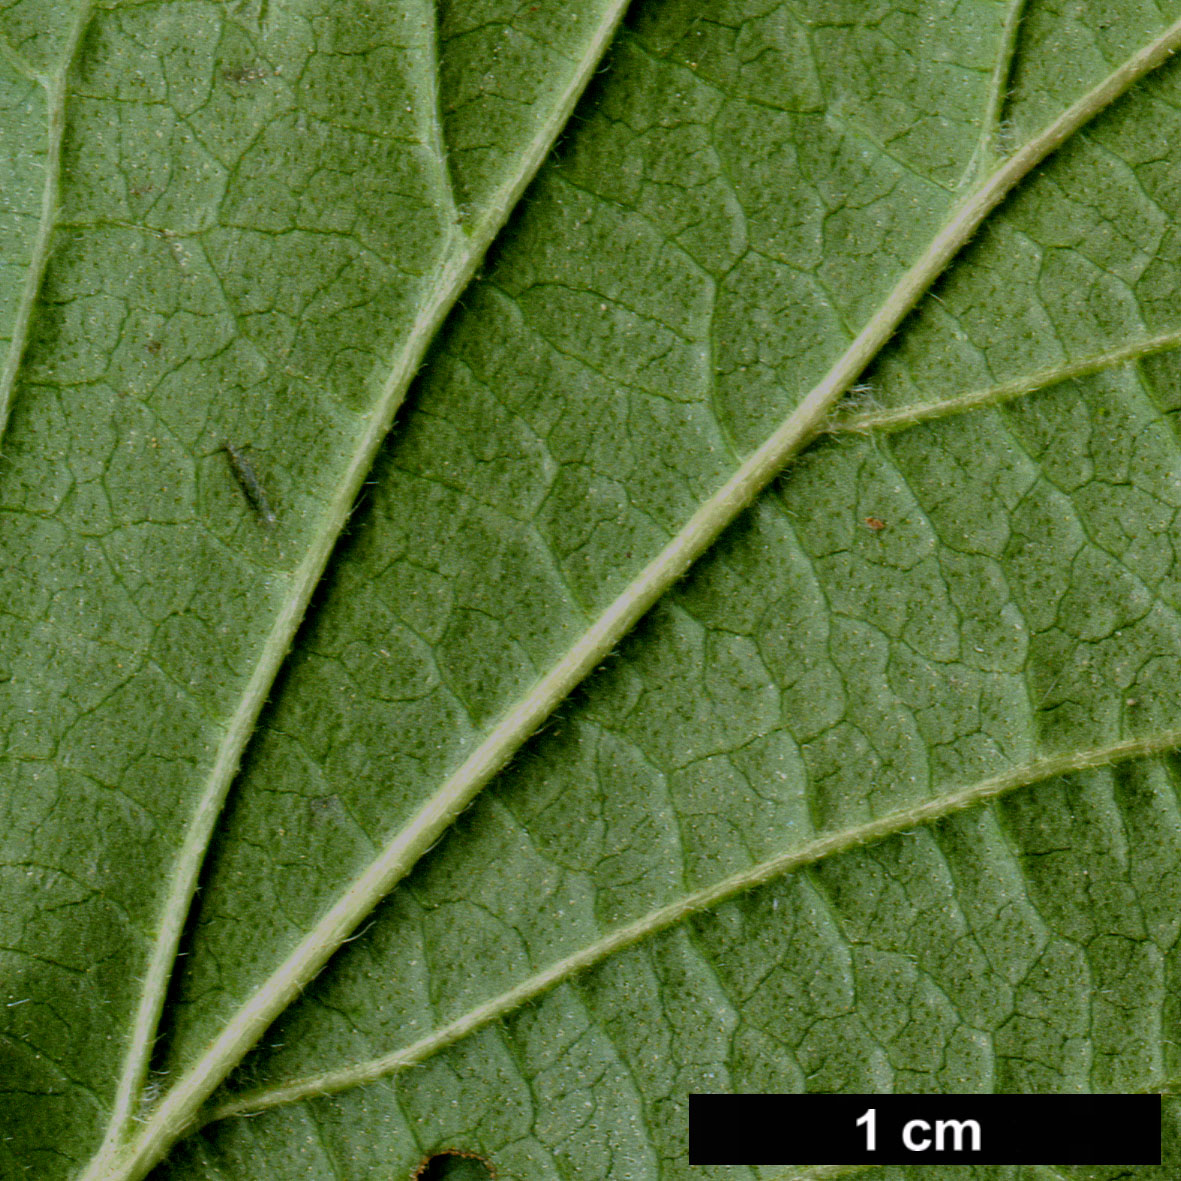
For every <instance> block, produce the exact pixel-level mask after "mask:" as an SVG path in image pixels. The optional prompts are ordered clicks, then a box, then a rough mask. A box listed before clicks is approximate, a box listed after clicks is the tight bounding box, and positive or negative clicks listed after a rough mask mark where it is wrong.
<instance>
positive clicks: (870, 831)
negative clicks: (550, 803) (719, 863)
mask: <svg viewBox="0 0 1181 1181" xmlns="http://www.w3.org/2000/svg"><path fill="white" fill-rule="evenodd" d="M1178 746H1181V729H1176V730H1166V731H1162V732H1161V733H1159V734H1154V735H1151V736H1149V737H1146V738H1131V739H1127V740H1125V741H1123V742H1116V743H1112V744H1110V745H1108V746H1102V747H1094V748H1092V749H1090V750H1085V751H1076V752H1074V753H1071V754H1063V755H1052V756H1049V757H1046V758H1041V759H1035V760H1033V761H1031V762H1029V763H1025V764H1023V765H1021V766H1019V767H1013V768H1010V769H1009V770H1008V771H1004V772H1002V773H1001V774H999V775H994V776H991V777H990V778H988V779H982V780H980V781H979V782H977V783H973V784H969V785H967V786H965V787H961V788H957V789H956V790H954V791H951V792H948V793H947V794H945V795H942V796H940V797H939V798H938V799H933V800H928V801H926V802H924V803H922V804H916V805H914V806H912V807H909V808H901V809H898V810H897V811H894V812H888V813H886V814H885V815H883V816H880V817H878V818H877V819H875V820H870V821H868V822H867V823H865V824H860V825H856V826H854V827H852V828H847V829H842V830H841V831H840V832H833V833H828V834H826V835H824V836H821V837H817V838H816V839H815V840H811V841H808V842H807V843H805V844H803V845H799V846H797V847H796V848H794V849H789V850H786V851H785V852H783V853H780V854H779V855H777V856H775V857H771V858H768V859H767V860H766V861H761V862H759V863H758V864H757V865H752V866H750V867H749V868H748V869H744V870H742V871H741V872H739V873H736V874H731V875H730V876H729V877H726V878H723V879H722V880H721V881H718V882H715V883H714V884H713V885H712V886H707V887H706V888H704V889H702V890H697V891H695V892H693V893H692V894H687V895H685V896H684V897H683V898H680V899H678V900H677V901H676V902H672V903H669V904H668V905H667V906H662V907H660V908H658V909H657V910H653V911H650V912H649V913H648V914H646V915H644V916H643V918H640V919H637V920H636V921H635V922H634V923H629V924H628V925H627V926H624V927H619V928H617V929H616V930H614V931H612V932H610V933H609V934H607V935H604V936H603V937H602V938H601V939H598V940H596V941H595V942H594V943H591V944H588V945H587V946H586V947H584V948H582V949H580V950H579V951H577V952H575V953H574V954H572V955H569V956H567V957H566V958H565V959H562V960H559V961H558V962H557V963H555V964H552V965H550V967H548V968H546V969H544V970H543V971H541V972H538V973H536V974H535V975H533V976H530V977H529V978H528V979H527V980H523V981H522V982H521V983H520V984H518V985H517V986H516V987H514V988H512V989H509V990H508V991H506V992H504V993H501V994H500V995H499V996H497V997H493V998H492V999H491V1000H488V1001H485V1002H484V1003H483V1004H482V1005H479V1006H477V1007H476V1008H474V1009H472V1010H470V1011H469V1012H467V1013H465V1014H464V1015H463V1016H462V1017H459V1018H457V1019H456V1020H454V1021H452V1022H450V1023H449V1024H448V1025H446V1026H444V1027H443V1028H442V1029H438V1030H436V1031H435V1032H434V1033H431V1034H429V1035H428V1036H426V1037H424V1038H421V1039H420V1040H419V1041H417V1042H414V1043H413V1044H412V1045H409V1046H406V1047H404V1048H403V1049H400V1050H395V1051H393V1052H392V1053H389V1054H384V1055H382V1056H381V1057H379V1058H373V1059H370V1060H368V1061H366V1062H360V1063H354V1064H352V1065H350V1066H345V1067H341V1068H340V1069H338V1070H331V1071H325V1072H323V1073H321V1074H316V1075H310V1076H307V1077H305V1078H298V1079H293V1080H292V1081H290V1082H287V1083H283V1084H281V1085H278V1086H270V1087H265V1088H261V1089H259V1090H256V1091H251V1092H248V1093H246V1094H243V1095H239V1096H238V1097H236V1098H234V1099H231V1100H228V1101H226V1102H225V1103H222V1104H219V1105H218V1106H216V1107H214V1108H212V1109H211V1110H210V1111H209V1112H208V1114H207V1116H206V1121H205V1122H207V1123H212V1122H214V1121H216V1120H220V1119H226V1118H228V1117H230V1116H240V1115H252V1114H255V1113H257V1112H260V1111H265V1110H267V1109H268V1108H272V1107H279V1106H282V1105H284V1104H287V1103H296V1102H298V1101H300V1100H302V1099H311V1098H315V1097H317V1096H321V1095H331V1094H335V1093H337V1092H340V1091H345V1090H349V1089H351V1088H353V1087H357V1086H363V1085H364V1084H366V1083H372V1082H376V1081H377V1080H378V1079H380V1078H384V1077H385V1076H386V1075H390V1074H394V1073H396V1072H398V1071H401V1070H404V1069H406V1068H407V1067H409V1066H414V1065H417V1064H418V1063H420V1062H423V1061H425V1060H426V1059H427V1058H430V1057H432V1056H433V1055H435V1054H437V1053H439V1051H441V1050H443V1049H445V1048H446V1047H448V1046H450V1045H453V1044H454V1043H455V1042H457V1041H459V1040H461V1039H462V1038H465V1037H467V1036H469V1035H470V1034H472V1033H475V1032H476V1031H477V1030H478V1029H481V1028H482V1027H483V1026H485V1025H488V1024H489V1023H491V1022H493V1021H496V1020H499V1019H500V1018H502V1017H505V1016H507V1015H508V1014H509V1013H512V1012H514V1011H516V1010H517V1009H519V1008H520V1007H521V1006H522V1005H525V1004H527V1003H529V1002H530V1001H533V1000H536V999H537V998H538V997H540V996H542V995H543V994H544V993H546V992H549V991H550V990H551V989H552V988H554V987H556V986H557V985H559V984H561V983H563V982H564V981H567V980H569V979H571V978H572V977H574V976H576V975H578V974H579V973H581V972H585V971H586V970H587V969H588V968H593V967H594V966H596V965H597V964H600V963H602V962H603V961H604V960H606V959H608V958H609V957H611V956H613V955H616V954H617V953H619V952H620V951H623V950H624V949H625V948H628V947H631V946H633V945H634V944H636V943H639V942H641V941H642V940H644V939H649V938H651V937H652V936H654V935H657V934H659V933H660V932H661V931H666V930H668V929H669V928H670V927H674V926H677V925H678V924H679V923H683V922H684V921H685V920H686V919H688V918H690V917H692V916H693V915H696V914H700V913H702V912H703V911H706V910H711V909H713V908H714V907H716V906H718V905H720V904H721V903H723V902H727V901H729V899H731V898H734V897H735V896H737V895H739V894H743V893H746V892H747V891H749V890H753V889H755V888H756V887H758V886H763V885H766V884H767V883H768V882H770V881H773V880H774V879H775V878H779V877H782V876H783V875H784V874H788V873H792V872H794V871H796V870H800V869H803V868H804V867H805V866H808V865H813V864H815V863H816V862H818V861H823V860H825V859H827V858H830V857H836V856H838V855H839V854H841V853H846V852H848V851H849V850H850V849H855V848H858V847H859V846H861V845H867V844H870V843H872V842H876V841H882V840H885V839H886V838H888V837H892V836H896V835H897V834H898V833H901V832H907V831H908V830H910V829H912V828H917V827H919V826H922V825H928V824H934V823H936V822H937V821H940V820H944V819H946V818H947V817H948V816H952V815H954V814H955V813H957V812H962V811H964V810H966V809H968V808H974V807H978V806H980V805H982V804H986V803H988V802H990V801H992V800H995V799H998V798H999V797H1001V796H1004V795H1007V794H1009V793H1011V792H1013V791H1016V790H1017V789H1019V788H1022V787H1029V786H1031V785H1032V784H1034V783H1041V782H1044V781H1045V780H1047V779H1054V778H1057V777H1059V776H1062V775H1070V774H1074V773H1077V772H1080V771H1089V770H1094V769H1096V768H1099V767H1110V766H1113V765H1114V764H1116V763H1123V762H1127V761H1128V760H1130V759H1137V758H1145V757H1148V756H1151V755H1160V754H1164V753H1165V752H1167V751H1171V750H1174V749H1176V748H1177V747H1178Z"/></svg>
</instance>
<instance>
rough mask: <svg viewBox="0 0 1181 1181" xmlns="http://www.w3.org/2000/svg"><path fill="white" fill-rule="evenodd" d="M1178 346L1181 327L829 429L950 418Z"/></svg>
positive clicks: (862, 429)
mask: <svg viewBox="0 0 1181 1181" xmlns="http://www.w3.org/2000/svg"><path fill="white" fill-rule="evenodd" d="M1176 348H1181V329H1178V330H1174V331H1172V332H1162V333H1161V334H1160V335H1159V336H1149V337H1145V338H1144V339H1142V340H1135V341H1131V342H1130V343H1128V344H1125V345H1121V346H1120V347H1119V348H1117V349H1111V350H1110V351H1109V352H1105V353H1096V354H1095V355H1094V356H1090V357H1082V358H1080V359H1079V360H1077V361H1068V362H1064V363H1063V364H1060V365H1051V366H1048V367H1047V368H1045V369H1039V370H1037V371H1036V372H1034V373H1027V374H1025V375H1023V376H1021V377H1017V378H1014V379H1013V380H1012V381H1005V382H1000V383H999V384H998V385H992V386H984V387H982V388H981V389H978V390H970V391H969V392H967V393H964V394H956V395H954V396H953V397H950V398H943V399H940V400H939V401H938V402H920V403H919V404H917V405H914V406H900V407H898V408H897V409H894V410H873V411H867V412H865V413H863V414H851V415H849V416H847V417H843V418H836V419H834V420H833V422H832V423H831V425H830V426H829V428H828V429H829V430H830V431H831V432H832V433H833V434H848V433H857V434H867V433H869V432H871V431H897V430H905V429H906V428H907V427H912V426H917V425H918V424H919V423H922V422H929V421H930V420H931V419H936V418H948V417H951V416H952V415H956V414H964V413H966V412H967V411H969V410H976V409H979V408H980V407H983V406H998V405H1001V404H1002V403H1004V402H1011V401H1013V400H1014V399H1016V398H1022V397H1025V396H1026V395H1028V394H1033V393H1036V392H1037V391H1038V390H1043V389H1047V388H1048V387H1049V386H1053V385H1057V384H1058V383H1059V382H1063V381H1070V380H1071V379H1072V378H1076V377H1088V376H1090V375H1091V374H1093V373H1101V372H1103V370H1105V369H1111V368H1113V367H1114V366H1116V365H1123V364H1127V363H1128V362H1131V361H1139V360H1141V359H1143V358H1144V357H1150V356H1152V355H1153V354H1154V353H1164V352H1168V351H1169V350H1170V349H1176Z"/></svg>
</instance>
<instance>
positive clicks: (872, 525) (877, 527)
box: [865, 517, 886, 533]
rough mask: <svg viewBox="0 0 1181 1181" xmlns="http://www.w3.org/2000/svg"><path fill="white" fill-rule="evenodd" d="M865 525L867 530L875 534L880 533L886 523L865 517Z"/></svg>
mask: <svg viewBox="0 0 1181 1181" xmlns="http://www.w3.org/2000/svg"><path fill="white" fill-rule="evenodd" d="M865 524H866V527H867V528H869V529H872V530H873V531H874V532H875V533H881V531H882V530H883V529H884V528H885V527H886V522H885V521H883V520H882V518H881V517H866V518H865Z"/></svg>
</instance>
